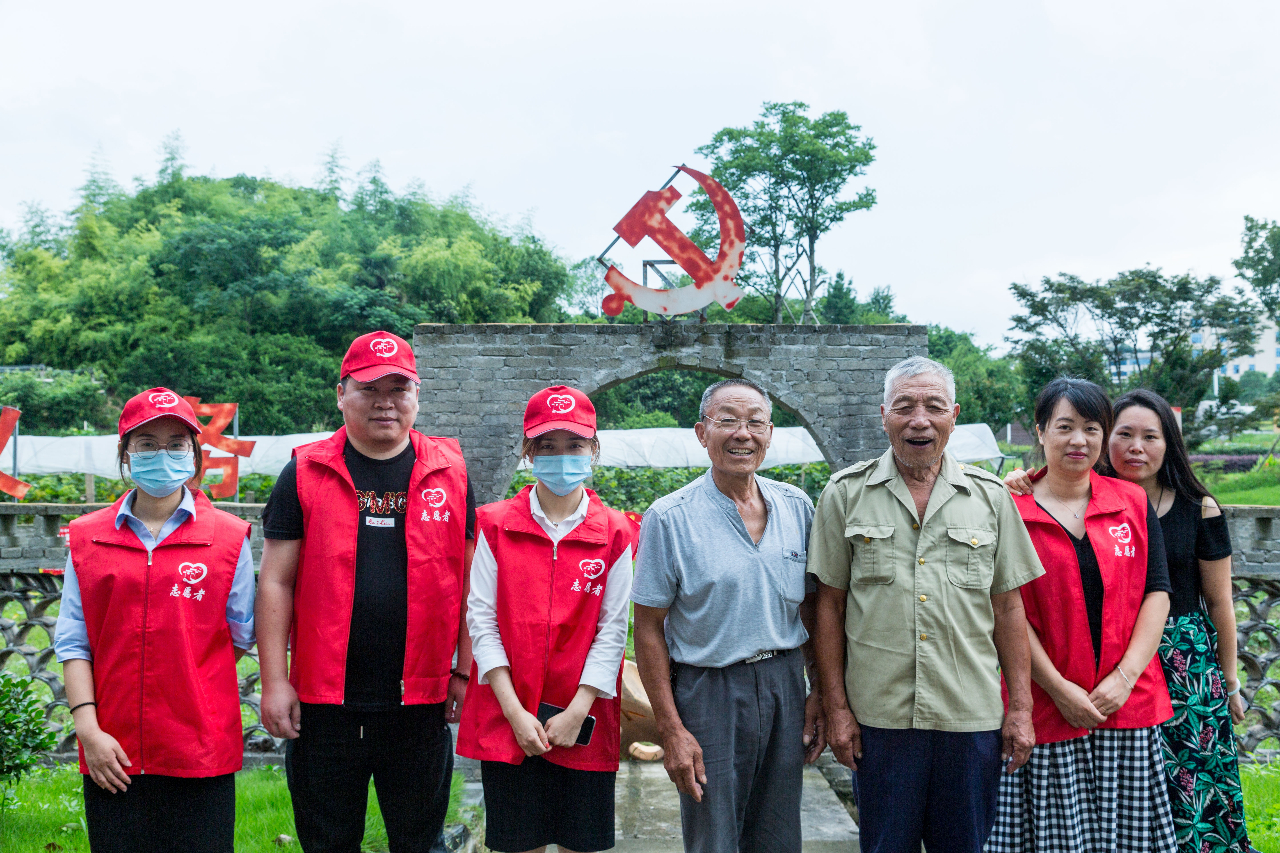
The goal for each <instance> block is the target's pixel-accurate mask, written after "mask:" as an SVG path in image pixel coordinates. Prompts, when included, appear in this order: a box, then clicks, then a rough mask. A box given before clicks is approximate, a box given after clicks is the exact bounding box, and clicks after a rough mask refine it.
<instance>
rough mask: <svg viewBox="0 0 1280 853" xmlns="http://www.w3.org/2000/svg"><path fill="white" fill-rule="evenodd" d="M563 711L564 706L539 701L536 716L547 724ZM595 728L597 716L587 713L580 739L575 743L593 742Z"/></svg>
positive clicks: (580, 744)
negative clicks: (592, 735)
mask: <svg viewBox="0 0 1280 853" xmlns="http://www.w3.org/2000/svg"><path fill="white" fill-rule="evenodd" d="M562 711H564V708H560V707H558V706H556V705H552V704H550V703H549V702H539V703H538V713H537V715H536V716H537V718H538V722H540V723H542V725H544V726H545V725H546V724H547V720H549V719H551V718H552V717H554V716H555V715H556V714H559V713H561V712H562ZM595 729H596V718H595V717H592V716H590V715H587V717H586V718H585V719H583V721H582V728H580V729H578V739H577V740H576V741H574V745H575V746H586V745H587V744H589V743H591V733H592V732H594V731H595Z"/></svg>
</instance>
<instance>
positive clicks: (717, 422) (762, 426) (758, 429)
mask: <svg viewBox="0 0 1280 853" xmlns="http://www.w3.org/2000/svg"><path fill="white" fill-rule="evenodd" d="M702 419H703V420H704V421H710V422H711V425H712V426H713V427H715V428H716V429H722V430H724V431H725V432H737V431H738V430H739V429H741V428H742V426H743V425H744V424H745V425H746V427H747V432H749V433H751V434H752V435H763V434H764V431H765V430H767V429H768V428H769V427H771V426H773V422H772V421H761V420H757V419H756V418H752V419H751V420H748V421H744V420H742V419H741V418H719V419H716V418H713V417H710V416H709V415H703V416H702Z"/></svg>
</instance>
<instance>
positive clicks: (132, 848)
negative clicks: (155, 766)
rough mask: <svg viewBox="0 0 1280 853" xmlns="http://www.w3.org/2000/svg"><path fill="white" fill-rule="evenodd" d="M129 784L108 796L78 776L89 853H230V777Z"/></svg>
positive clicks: (139, 778) (141, 778) (138, 777)
mask: <svg viewBox="0 0 1280 853" xmlns="http://www.w3.org/2000/svg"><path fill="white" fill-rule="evenodd" d="M130 769H131V768H128V767H126V768H125V770H126V771H128V770H130ZM129 779H130V782H129V788H128V790H126V791H125V792H124V793H119V794H113V793H111V792H109V791H104V790H102V789H101V788H99V787H98V785H97V783H96V782H94V781H93V780H92V779H90V778H89V777H88V776H85V777H84V817H85V823H86V824H87V825H88V828H89V848H90V849H91V850H93V853H163V851H172V850H181V851H183V853H232V847H233V845H234V841H235V832H236V776H235V774H234V773H227V774H226V775H224V776H207V777H200V778H195V779H186V778H181V777H178V776H159V775H151V774H142V773H134V774H130V776H129Z"/></svg>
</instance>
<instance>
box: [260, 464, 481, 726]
mask: <svg viewBox="0 0 1280 853" xmlns="http://www.w3.org/2000/svg"><path fill="white" fill-rule="evenodd" d="M415 458H416V457H415V455H414V452H413V445H412V444H410V445H409V446H408V447H406V448H405V449H404V452H402V453H401V454H399V455H398V456H396V457H394V458H392V459H370V458H369V457H367V456H364V455H363V454H361V453H359V452H358V451H357V450H356V449H355V448H354V447H352V446H351V442H347V445H346V447H345V448H343V459H344V460H345V462H346V464H347V471H348V472H349V473H350V474H351V482H352V483H353V484H354V485H355V487H356V496H357V498H358V501H359V507H360V526H359V533H358V534H357V538H356V582H355V596H354V600H353V601H352V605H351V634H350V638H349V640H348V643H347V679H346V687H345V691H344V692H345V700H344V701H343V705H345V706H346V707H349V708H353V709H357V710H377V709H382V708H387V707H390V706H393V705H399V704H400V678H401V675H402V673H403V672H404V649H405V632H406V630H407V626H408V612H409V587H408V568H409V549H408V545H407V544H406V542H405V506H406V504H407V502H408V500H407V498H408V489H409V479H410V477H411V476H412V472H413V462H414V459H415ZM466 524H467V538H468V539H474V538H475V526H476V504H475V498H474V496H473V495H472V492H471V483H470V481H468V483H467V520H466ZM262 527H263V534H264V535H265V536H266V537H267V538H268V539H301V538H302V537H303V533H304V531H303V527H302V504H301V503H300V502H299V501H298V474H297V464H296V462H295V460H292V459H291V460H289V463H288V464H287V465H286V466H285V467H284V470H282V471H281V472H280V477H279V478H278V479H277V480H276V485H275V488H274V489H273V490H272V492H271V497H270V498H269V499H268V500H267V505H266V507H265V508H264V509H263V512H262Z"/></svg>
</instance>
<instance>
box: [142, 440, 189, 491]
mask: <svg viewBox="0 0 1280 853" xmlns="http://www.w3.org/2000/svg"><path fill="white" fill-rule="evenodd" d="M195 473H196V457H195V454H194V453H187V454H185V455H183V456H182V458H180V459H174V458H173V457H172V456H170V455H169V454H168V452H167V451H164V450H161V451H159V452H158V453H156V455H155V456H152V457H151V458H150V459H139V458H138V454H137V453H130V454H129V477H130V478H131V479H132V480H133V482H135V483H137V485H138V488H139V489H142V491H144V492H146V493H147V494H149V495H151V497H153V498H167V497H168V496H169V495H171V494H173V493H174V492H176V491H178V489H180V488H182V484H183V483H185V482H186V481H187V480H190V479H191V478H192V476H194V475H195Z"/></svg>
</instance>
